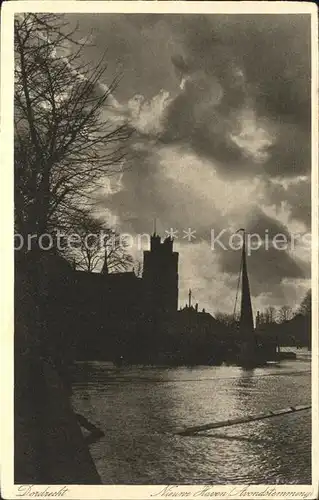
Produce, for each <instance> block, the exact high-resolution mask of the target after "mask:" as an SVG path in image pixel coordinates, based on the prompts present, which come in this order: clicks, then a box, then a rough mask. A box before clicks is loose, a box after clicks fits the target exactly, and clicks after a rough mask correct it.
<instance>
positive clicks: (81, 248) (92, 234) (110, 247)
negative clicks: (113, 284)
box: [60, 210, 133, 272]
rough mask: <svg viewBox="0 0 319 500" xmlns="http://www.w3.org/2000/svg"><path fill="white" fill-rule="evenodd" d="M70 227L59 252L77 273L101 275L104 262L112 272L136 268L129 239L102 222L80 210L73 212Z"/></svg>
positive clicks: (100, 219)
mask: <svg viewBox="0 0 319 500" xmlns="http://www.w3.org/2000/svg"><path fill="white" fill-rule="evenodd" d="M69 224H70V225H69V231H66V232H65V233H64V236H63V238H62V245H61V247H60V251H61V253H62V255H63V256H64V257H65V258H66V259H67V260H68V261H69V262H70V263H71V264H72V265H73V266H74V267H75V268H76V269H78V270H82V271H89V272H94V271H102V268H103V264H104V263H105V259H106V262H107V269H108V271H109V272H114V271H125V270H127V269H128V268H129V267H131V266H132V265H133V259H132V257H131V255H129V253H128V251H127V250H128V244H127V241H126V239H125V238H123V237H121V235H120V234H118V233H116V232H115V231H114V230H113V229H111V228H110V227H109V226H108V225H107V223H106V222H105V220H103V219H102V218H97V217H94V216H93V215H92V214H91V213H90V212H87V211H85V210H78V211H77V212H76V213H74V212H73V214H72V217H71V219H70V221H69Z"/></svg>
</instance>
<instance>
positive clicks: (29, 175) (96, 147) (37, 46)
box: [14, 13, 130, 235]
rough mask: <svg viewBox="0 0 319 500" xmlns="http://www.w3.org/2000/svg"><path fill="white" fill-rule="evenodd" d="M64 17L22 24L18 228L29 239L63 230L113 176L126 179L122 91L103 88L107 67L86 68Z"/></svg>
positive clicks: (28, 16) (33, 18)
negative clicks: (114, 106) (116, 112)
mask: <svg viewBox="0 0 319 500" xmlns="http://www.w3.org/2000/svg"><path fill="white" fill-rule="evenodd" d="M76 32H77V28H75V29H73V30H70V28H69V25H68V23H66V22H65V21H64V18H63V16H61V15H53V14H35V13H25V14H19V15H17V16H16V17H15V21H14V50H15V89H14V140H15V148H14V149H15V154H14V170H15V224H16V229H17V231H19V232H20V234H22V235H26V234H28V233H34V234H41V233H45V232H48V231H50V230H52V228H56V227H60V226H61V224H63V223H64V222H65V219H67V217H68V213H69V212H70V211H72V210H73V209H74V208H75V207H79V206H89V205H90V203H92V199H91V197H92V194H93V193H94V190H96V189H97V187H98V186H99V182H100V181H101V179H102V178H103V177H104V176H105V175H111V174H114V173H115V172H119V171H121V169H122V168H123V161H124V159H125V144H126V142H127V140H128V138H129V136H130V130H129V127H128V125H127V124H126V123H124V122H123V120H120V119H119V118H118V119H117V120H115V119H114V116H113V117H112V114H111V113H110V112H108V110H110V106H109V105H110V103H111V101H112V93H113V91H114V89H115V88H116V86H117V85H118V81H119V80H118V78H114V79H113V80H112V82H111V83H110V85H108V86H107V85H105V84H104V83H102V80H103V77H104V74H105V71H106V63H105V61H104V58H102V60H101V61H99V62H98V63H96V64H91V63H88V64H87V63H84V62H83V49H84V47H85V44H86V42H85V41H83V40H82V41H78V40H77V39H76Z"/></svg>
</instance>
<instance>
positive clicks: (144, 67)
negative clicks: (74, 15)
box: [80, 15, 311, 311]
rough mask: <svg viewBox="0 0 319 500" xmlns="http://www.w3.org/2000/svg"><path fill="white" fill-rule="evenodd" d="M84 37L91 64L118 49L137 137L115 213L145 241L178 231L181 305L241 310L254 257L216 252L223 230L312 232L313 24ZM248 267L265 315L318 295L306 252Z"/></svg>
mask: <svg viewBox="0 0 319 500" xmlns="http://www.w3.org/2000/svg"><path fill="white" fill-rule="evenodd" d="M80 26H81V29H82V31H84V32H85V31H87V30H88V29H89V28H91V26H93V27H94V28H95V32H94V37H95V41H96V44H97V47H98V48H97V49H94V50H95V52H92V51H91V52H90V50H91V49H89V48H88V49H87V50H88V52H87V53H88V57H90V58H93V57H95V58H97V57H98V53H99V51H100V52H101V51H102V49H103V50H104V48H105V47H108V58H109V70H110V74H111V75H112V73H116V72H117V71H121V72H122V74H123V78H122V81H121V84H120V86H119V88H118V89H117V90H116V92H115V93H114V96H113V97H114V99H116V103H114V104H113V108H112V110H111V112H112V113H113V119H114V120H121V119H128V120H129V121H130V123H131V126H132V127H133V128H134V131H135V134H134V139H133V140H132V143H131V144H130V152H129V160H128V161H127V165H126V166H127V167H129V168H127V169H126V170H125V171H124V172H123V174H122V175H121V176H120V177H119V178H117V180H116V181H112V182H111V187H110V188H108V190H107V191H106V192H105V193H104V194H103V196H102V197H101V198H100V199H99V204H100V207H101V210H103V209H107V210H109V211H111V212H112V213H113V214H114V215H116V217H117V221H118V224H119V228H120V229H121V230H123V231H130V232H132V234H136V233H144V232H147V231H151V229H152V226H153V219H154V218H155V217H157V219H158V222H157V227H158V231H159V232H160V233H162V235H164V233H165V230H166V229H169V228H170V227H173V228H176V229H178V230H179V231H180V232H179V237H180V239H178V240H177V248H178V249H179V250H180V292H181V300H182V301H183V300H185V299H186V295H187V291H188V288H189V287H191V288H193V291H194V294H195V295H196V294H197V295H199V299H200V300H199V301H200V303H201V304H202V307H207V308H209V309H211V310H212V309H216V308H217V309H218V308H220V309H223V308H224V309H225V308H226V309H228V310H229V311H230V310H231V308H232V300H233V295H234V289H235V288H236V274H237V272H238V267H239V257H240V256H239V253H238V252H236V251H224V250H222V249H216V251H215V252H212V250H211V248H210V236H211V233H210V232H211V229H212V228H214V230H215V231H216V232H218V231H220V230H222V229H224V228H225V229H226V230H227V233H226V235H228V236H229V235H230V234H231V233H232V231H235V230H236V229H238V227H242V226H244V227H245V228H246V229H247V231H251V232H253V231H255V232H258V233H264V232H265V231H266V230H268V234H270V235H274V234H275V233H276V232H280V233H283V234H285V235H286V236H287V239H288V240H291V235H292V233H294V232H296V231H299V230H300V231H308V230H309V227H310V208H311V207H310V163H311V162H310V147H311V146H310V16H303V15H298V16H296V15H294V16H289V15H285V16H283V15H240V16H238V15H210V16H202V15H187V16H178V15H172V16H170V15H163V16H162V15H126V16H125V15H108V16H85V18H84V17H82V18H81V22H80ZM163 40H165V43H163ZM92 50H93V49H92ZM103 83H104V84H105V85H106V82H103ZM108 112H109V110H108ZM188 227H191V228H193V229H195V230H196V241H194V242H193V243H191V244H190V243H187V242H186V241H185V240H183V239H182V237H181V235H182V230H183V229H185V228H186V229H187V228H188ZM248 260H249V262H248V265H249V272H250V277H251V288H252V294H253V296H254V304H255V305H256V307H260V308H261V307H265V306H267V305H277V304H283V303H285V301H287V302H288V303H290V302H291V303H294V302H296V301H297V297H301V296H302V294H303V293H304V291H305V287H306V286H308V284H309V281H308V279H309V272H310V269H309V251H308V250H307V248H305V245H302V244H300V243H299V244H297V245H296V247H295V249H294V250H293V251H292V250H291V249H288V250H286V251H283V250H282V251H278V250H276V249H274V248H270V250H268V251H266V250H265V249H264V248H263V249H260V250H259V251H256V252H255V253H252V255H251V256H250V257H249V259H248ZM294 283H295V286H294ZM289 301H290V302H289Z"/></svg>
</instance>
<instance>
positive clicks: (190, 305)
mask: <svg viewBox="0 0 319 500" xmlns="http://www.w3.org/2000/svg"><path fill="white" fill-rule="evenodd" d="M188 307H189V308H191V307H192V290H191V289H189V291H188Z"/></svg>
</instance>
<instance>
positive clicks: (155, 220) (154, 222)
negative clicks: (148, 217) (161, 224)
mask: <svg viewBox="0 0 319 500" xmlns="http://www.w3.org/2000/svg"><path fill="white" fill-rule="evenodd" d="M156 222H157V219H156V217H154V220H153V234H154V236H155V235H156Z"/></svg>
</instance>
